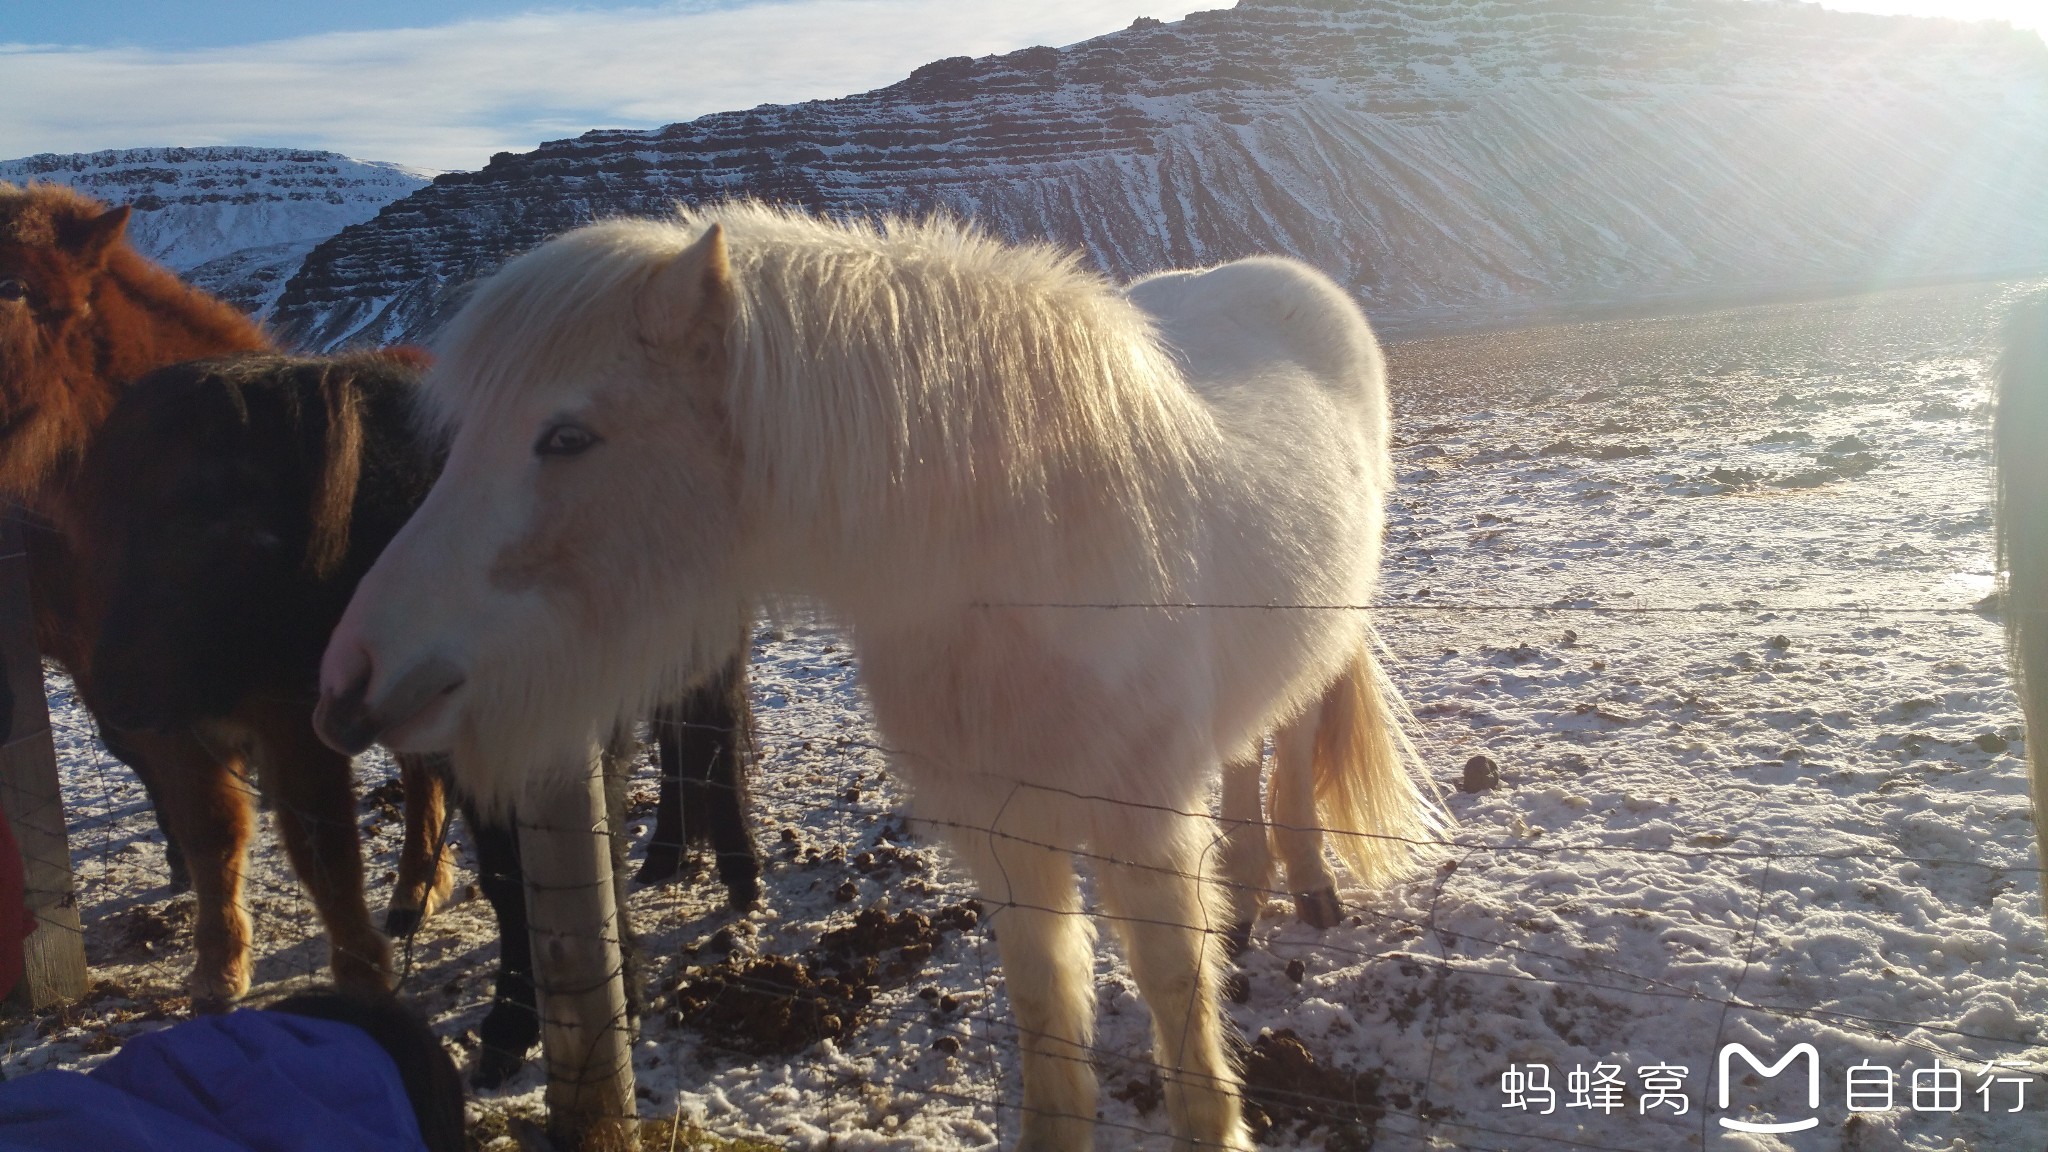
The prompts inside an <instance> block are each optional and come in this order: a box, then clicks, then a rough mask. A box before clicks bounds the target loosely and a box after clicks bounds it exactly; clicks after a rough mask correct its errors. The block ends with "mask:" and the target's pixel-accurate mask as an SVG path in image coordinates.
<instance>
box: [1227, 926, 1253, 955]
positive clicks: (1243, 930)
mask: <svg viewBox="0 0 2048 1152" xmlns="http://www.w3.org/2000/svg"><path fill="white" fill-rule="evenodd" d="M1251 946H1252V922H1251V921H1249V920H1240V921H1238V922H1237V923H1235V924H1232V925H1231V926H1230V927H1228V928H1226V929H1224V930H1223V947H1224V949H1225V954H1226V955H1228V956H1229V957H1230V958H1231V959H1232V960H1235V959H1237V958H1238V957H1239V956H1242V955H1244V950H1245V949H1247V948H1249V947H1251Z"/></svg>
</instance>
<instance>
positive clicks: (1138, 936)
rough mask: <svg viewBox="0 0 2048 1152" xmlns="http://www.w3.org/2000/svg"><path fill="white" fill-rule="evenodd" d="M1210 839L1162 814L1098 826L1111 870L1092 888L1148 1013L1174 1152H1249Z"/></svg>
mask: <svg viewBox="0 0 2048 1152" xmlns="http://www.w3.org/2000/svg"><path fill="white" fill-rule="evenodd" d="M1213 835H1214V825H1212V824H1211V823H1210V822H1209V821H1208V820H1206V819H1202V818H1200V817H1194V816H1184V815H1180V814H1177V813H1171V812H1160V811H1147V810H1140V809H1124V810H1122V811H1119V812H1117V813H1115V814H1114V815H1110V816H1103V817H1098V819H1097V843H1098V844H1100V845H1102V846H1104V847H1105V848H1106V851H1103V852H1102V853H1101V854H1102V855H1104V856H1113V857H1115V858H1116V859H1117V860H1118V861H1119V862H1118V863H1104V864H1103V865H1102V866H1101V868H1100V869H1099V870H1098V873H1097V883H1098V886H1099V887H1100V889H1101V893H1102V902H1103V904H1104V905H1105V906H1106V908H1107V910H1108V912H1109V913H1110V915H1111V917H1113V919H1112V921H1111V922H1112V923H1113V924H1115V925H1116V929H1117V934H1118V936H1119V937H1121V938H1122V940H1123V944H1124V952H1125V958H1126V959H1127V960H1128V961H1129V962H1130V966H1131V974H1132V975H1133V976H1135V977H1136V978H1137V981H1138V990H1139V991H1140V992H1141V993H1143V994H1144V997H1145V1003H1146V1005H1147V1006H1148V1007H1150V1008H1151V1010H1152V1053H1153V1059H1154V1060H1155V1061H1156V1062H1157V1063H1158V1065H1159V1069H1160V1073H1161V1075H1162V1076H1163V1077H1164V1079H1165V1081H1166V1114H1167V1120H1168V1122H1169V1123H1170V1124H1171V1125H1172V1129H1173V1134H1174V1136H1175V1137H1176V1144H1177V1146H1179V1147H1182V1148H1202V1149H1213V1148H1229V1149H1249V1148H1250V1147H1251V1139H1250V1137H1249V1136H1248V1135H1247V1134H1246V1132H1245V1127H1244V1120H1243V1118H1242V1116H1241V1115H1240V1111H1239V1106H1238V1076H1237V1070H1236V1069H1235V1068H1234V1067H1233V1066H1232V1065H1231V1063H1230V1061H1229V1059H1228V1058H1227V1057H1226V1056H1225V1055H1224V1048H1223V1029H1224V1021H1223V1014H1222V1011H1221V1009H1220V1008H1219V1007H1218V1004H1217V998H1216V989H1217V969H1218V967H1219V966H1220V965H1221V962H1222V960H1223V953H1224V947H1225V940H1224V925H1225V922H1226V919H1227V917H1228V915H1229V914H1228V912H1227V911H1226V905H1227V903H1228V901H1226V900H1225V899H1224V898H1223V894H1222V893H1221V892H1219V891H1218V890H1217V887H1218V886H1217V885H1216V883H1215V882H1214V880H1213V879H1211V878H1210V877H1209V872H1210V869H1211V867H1212V864H1213V860H1212V857H1213V856H1214V851H1213V848H1212V837H1213Z"/></svg>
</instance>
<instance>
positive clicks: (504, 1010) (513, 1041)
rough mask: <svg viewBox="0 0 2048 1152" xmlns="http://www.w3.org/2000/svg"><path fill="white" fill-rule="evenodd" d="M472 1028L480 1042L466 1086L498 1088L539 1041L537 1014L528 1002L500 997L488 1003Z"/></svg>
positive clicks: (519, 1065)
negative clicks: (489, 1008) (479, 1020)
mask: <svg viewBox="0 0 2048 1152" xmlns="http://www.w3.org/2000/svg"><path fill="white" fill-rule="evenodd" d="M476 1031H477V1037H478V1038H479V1039H480V1040H481V1041H482V1045H481V1046H480V1047H479V1048H478V1049H477V1054H476V1067H475V1068H474V1069H472V1070H471V1071H470V1074H469V1083H470V1087H472V1088H477V1089H487V1088H499V1087H503V1086H504V1083H505V1081H507V1080H510V1079H511V1078H512V1074H513V1073H514V1072H517V1071H519V1069H520V1067H521V1066H522V1065H524V1064H525V1063H526V1054H527V1053H528V1052H530V1051H532V1050H533V1046H534V1044H535V1043H536V1042H537V1041H539V1040H540V1016H539V1014H538V1013H536V1012H535V1011H534V1010H533V1008H532V1007H531V1006H530V1005H525V1004H513V1003H509V1002H507V1001H504V1000H500V1001H498V1002H497V1003H495V1004H493V1005H491V1010H490V1012H489V1013H488V1014H486V1015H485V1016H484V1022H483V1024H482V1025H480V1026H479V1027H478V1028H477V1030H476Z"/></svg>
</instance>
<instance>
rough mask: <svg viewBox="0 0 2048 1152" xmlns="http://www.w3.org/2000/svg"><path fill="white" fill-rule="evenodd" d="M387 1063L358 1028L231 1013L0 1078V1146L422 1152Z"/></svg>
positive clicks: (158, 1151)
mask: <svg viewBox="0 0 2048 1152" xmlns="http://www.w3.org/2000/svg"><path fill="white" fill-rule="evenodd" d="M425 1150H426V1145H425V1143H424V1142H423V1141H422V1140H421V1138H420V1129H419V1122H418V1121H417V1120H416V1119H414V1117H413V1111H412V1104H411V1102H410V1101H408V1100H407V1098H406V1095H405V1088H404V1086H403V1084H402V1083H401V1082H400V1080H399V1078H398V1066H397V1065H396V1064H394V1063H392V1061H391V1057H390V1056H388V1055H386V1054H385V1052H384V1049H382V1048H380V1047H378V1046H377V1042H376V1041H374V1040H372V1039H370V1037H369V1035H368V1034H367V1033H365V1032H364V1031H362V1030H361V1029H359V1028H356V1027H354V1026H352V1025H348V1024H337V1023H335V1022H333V1021H329V1020H314V1019H309V1018H307V1017H303V1016H292V1015H287V1014H285V1013H282V1012H254V1011H243V1012H232V1013H229V1014H227V1015H225V1016H207V1017H202V1018H200V1019H197V1020H190V1021H186V1022H184V1023H182V1024H179V1025H177V1026H175V1027H172V1028H169V1029H166V1030H164V1031H162V1032H152V1033H150V1034H148V1035H146V1036H138V1037H136V1038H135V1039H133V1040H130V1041H128V1043H127V1044H126V1045H125V1046H123V1047H122V1049H121V1050H120V1051H119V1052H118V1053H116V1054H115V1055H114V1057H113V1058H112V1059H110V1060H108V1061H107V1062H106V1063H104V1064H102V1065H100V1066H99V1067H98V1068H95V1069H93V1070H92V1071H91V1072H86V1073H80V1072H66V1071H62V1070H51V1071H44V1072H35V1073H31V1074H30V1075H27V1076H23V1077H20V1078H18V1079H14V1080H9V1081H5V1082H0V1152H425Z"/></svg>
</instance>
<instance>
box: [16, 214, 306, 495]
mask: <svg viewBox="0 0 2048 1152" xmlns="http://www.w3.org/2000/svg"><path fill="white" fill-rule="evenodd" d="M127 219H128V209H126V208H114V209H109V208H108V207H107V206H106V205H104V204H102V203H100V202H99V201H97V200H94V199H92V198H91V197H89V196H85V195H82V194H80V193H78V192H76V191H74V190H72V189H70V188H66V187H64V186H62V185H56V184H32V185H29V186H28V187H27V188H25V189H24V188H17V187H15V186H14V185H11V184H6V183H0V280H8V279H11V280H18V281H21V282H22V283H23V284H25V285H26V291H27V293H28V295H27V297H26V299H24V300H20V301H11V302H10V301H6V300H0V492H5V493H8V494H10V495H13V496H16V497H21V498H28V499H30V500H31V501H34V500H35V498H36V497H37V496H38V495H39V494H40V493H41V492H42V490H43V488H44V487H45V486H46V485H47V484H48V483H49V481H50V480H51V478H52V476H51V474H52V472H53V470H55V469H56V468H57V467H58V466H59V465H60V464H62V463H64V462H65V461H67V460H75V459H76V458H77V457H78V455H79V453H80V452H81V450H82V449H83V448H84V446H85V444H86V442H87V441H88V440H89V439H90V438H91V436H92V434H93V432H94V431H95V430H96V429H97V428H98V427H99V425H100V423H101V422H102V421H104V420H105V419H106V416H107V413H108V412H110V411H111V410H112V409H113V405H114V400H115V398H116V397H117V396H118V395H119V394H120V390H121V389H122V388H125V387H126V386H127V385H129V384H130V383H133V382H134V381H135V380H136V379H138V378H140V377H141V376H143V375H145V374H146V373H148V372H150V371H151V370H153V369H156V368H160V367H163V366H164V365H167V364H173V363H176V362H178V361H181V360H190V359H194V358H197V357H202V356H216V355H220V354H223V353H229V352H242V351H256V350H264V349H270V348H273V347H275V345H274V344H273V342H272V341H271V339H270V338H269V336H268V335H266V334H265V333H264V331H263V329H262V328H261V327H259V326H258V325H257V324H256V322H255V321H253V320H251V319H250V318H249V317H248V316H246V315H244V314H243V313H242V312H241V311H240V310H238V309H237V308H235V307H234V306H233V305H231V304H229V303H227V302H226V301H223V300H220V299H217V298H215V297H213V296H211V295H209V294H208V293H206V292H204V291H201V290H200V289H197V288H194V287H192V286H190V285H188V284H186V283H184V282H183V281H182V280H180V279H178V277H177V276H176V275H174V274H173V273H171V272H170V271H169V270H168V269H165V268H163V267H162V266H160V265H158V264H156V263H154V262H152V261H150V260H148V259H146V258H145V257H143V256H142V255H141V254H140V253H138V252H137V251H135V249H134V248H133V247H132V246H130V245H129V243H128V241H127V239H126V237H125V236H124V235H123V230H124V228H125V226H126V223H127Z"/></svg>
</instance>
